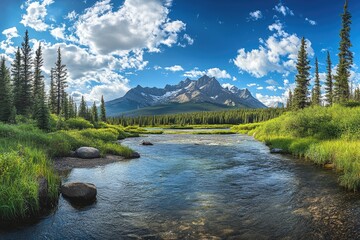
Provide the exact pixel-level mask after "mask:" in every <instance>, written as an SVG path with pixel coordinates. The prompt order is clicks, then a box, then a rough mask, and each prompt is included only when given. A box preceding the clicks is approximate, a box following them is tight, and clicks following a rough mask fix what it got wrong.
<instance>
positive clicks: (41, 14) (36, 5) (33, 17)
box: [20, 0, 54, 31]
mask: <svg viewBox="0 0 360 240" xmlns="http://www.w3.org/2000/svg"><path fill="white" fill-rule="evenodd" d="M52 3H54V1H53V0H43V1H42V2H41V3H40V2H39V1H34V2H31V1H27V2H26V3H25V4H26V6H27V8H26V14H24V15H22V20H21V21H20V23H22V24H23V25H24V26H25V27H31V28H33V29H34V30H36V31H46V30H47V29H48V28H49V25H48V24H46V23H45V17H46V15H47V10H46V7H47V6H49V5H50V4H52Z"/></svg>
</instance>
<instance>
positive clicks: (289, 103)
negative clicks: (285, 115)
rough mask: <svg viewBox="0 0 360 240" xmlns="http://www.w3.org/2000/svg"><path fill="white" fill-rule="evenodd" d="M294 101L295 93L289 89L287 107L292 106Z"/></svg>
mask: <svg viewBox="0 0 360 240" xmlns="http://www.w3.org/2000/svg"><path fill="white" fill-rule="evenodd" d="M292 101H293V94H292V91H291V90H289V96H288V99H287V102H286V108H287V109H291V108H292Z"/></svg>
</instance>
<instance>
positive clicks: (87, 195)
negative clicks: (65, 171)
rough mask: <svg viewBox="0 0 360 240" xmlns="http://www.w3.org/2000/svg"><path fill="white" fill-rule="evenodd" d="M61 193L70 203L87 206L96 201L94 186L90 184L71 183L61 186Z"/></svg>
mask: <svg viewBox="0 0 360 240" xmlns="http://www.w3.org/2000/svg"><path fill="white" fill-rule="evenodd" d="M61 193H62V195H63V197H64V198H67V199H69V201H70V202H72V203H76V204H81V205H87V204H90V203H93V202H94V201H95V200H96V194H97V190H96V186H95V185H94V184H92V183H81V182H72V183H66V184H64V185H62V186H61Z"/></svg>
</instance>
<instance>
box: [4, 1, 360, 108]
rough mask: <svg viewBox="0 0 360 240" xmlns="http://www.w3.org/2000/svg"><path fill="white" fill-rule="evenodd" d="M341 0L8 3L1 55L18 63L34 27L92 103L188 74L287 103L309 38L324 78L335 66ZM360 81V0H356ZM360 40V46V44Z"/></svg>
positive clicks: (48, 61)
mask: <svg viewBox="0 0 360 240" xmlns="http://www.w3.org/2000/svg"><path fill="white" fill-rule="evenodd" d="M343 4H344V1H341V0H313V1H306V4H304V1H300V0H287V1H275V0H267V1H263V0H252V1H233V0H222V1H218V0H207V1H203V0H191V1H190V0H125V1H123V0H103V1H95V0H85V1H80V0H79V1H74V0H61V1H60V0H28V1H20V0H2V1H1V2H0V6H1V9H2V10H3V11H2V14H1V16H0V32H1V33H2V34H0V54H1V55H3V56H5V57H6V59H7V60H8V62H9V63H10V62H11V61H12V58H13V54H14V52H15V50H16V48H17V46H19V45H20V44H21V41H22V37H23V34H24V32H25V30H26V29H28V30H29V35H30V38H31V43H32V45H33V47H34V48H36V47H37V46H38V44H40V43H41V45H42V46H43V49H44V61H45V64H44V68H43V70H44V72H45V73H46V74H48V73H49V71H50V69H51V67H52V66H53V65H54V63H55V58H56V49H57V48H58V47H60V48H61V49H62V54H63V61H64V63H65V64H67V67H68V70H69V79H68V82H69V89H68V92H70V93H71V94H72V95H73V96H74V97H76V98H77V99H78V98H79V97H80V96H81V95H84V96H85V98H86V99H87V100H88V101H98V100H99V99H100V97H101V95H102V94H103V95H104V97H105V99H106V100H111V99H114V98H117V97H121V96H122V95H124V94H125V92H126V91H127V90H129V89H130V88H131V87H135V86H136V85H138V84H140V85H142V86H150V87H153V86H155V87H163V86H165V85H166V84H177V83H178V82H179V81H181V80H184V79H185V78H186V77H189V78H191V79H197V78H198V77H200V76H201V75H203V74H208V75H210V76H214V77H216V78H217V79H218V80H219V81H220V83H221V84H224V86H226V85H229V84H232V85H235V86H237V87H239V88H248V89H249V90H250V91H251V92H252V93H253V95H254V96H256V97H257V98H258V99H259V100H261V101H263V102H264V103H265V104H268V105H270V104H271V103H273V102H276V101H285V97H286V95H287V92H288V90H289V89H291V88H293V87H294V74H295V68H294V67H295V61H296V54H297V51H298V48H299V44H300V39H301V37H302V36H304V37H305V38H306V39H307V42H308V52H309V58H310V60H311V64H312V65H313V64H314V59H315V57H318V59H319V63H320V72H321V78H322V79H324V74H323V73H324V72H325V57H326V51H327V50H329V51H330V54H331V57H332V62H333V65H334V68H335V66H336V64H337V61H338V59H337V55H336V54H337V48H338V45H339V30H340V27H341V18H340V14H341V13H342V11H343ZM349 10H350V12H351V14H352V16H353V18H352V20H353V24H352V32H351V40H352V42H353V44H354V46H353V47H352V51H354V53H355V59H354V60H355V61H354V63H355V65H354V68H353V72H352V77H351V80H352V81H353V82H354V85H358V84H359V81H360V74H359V73H360V70H359V69H358V66H359V65H360V62H359V61H360V59H359V56H358V55H359V54H360V43H359V42H360V36H359V35H360V34H359V33H358V32H357V31H355V30H357V29H360V14H359V13H360V2H359V1H356V0H349ZM357 43H359V44H357Z"/></svg>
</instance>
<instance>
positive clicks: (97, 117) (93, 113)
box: [91, 102, 99, 123]
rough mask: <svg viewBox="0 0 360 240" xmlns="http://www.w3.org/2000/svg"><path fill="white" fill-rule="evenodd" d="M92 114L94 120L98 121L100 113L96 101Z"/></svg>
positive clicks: (94, 121)
mask: <svg viewBox="0 0 360 240" xmlns="http://www.w3.org/2000/svg"><path fill="white" fill-rule="evenodd" d="M91 115H92V122H93V123H97V122H98V121H99V115H98V109H97V107H96V104H95V102H94V104H93V106H92V108H91Z"/></svg>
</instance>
